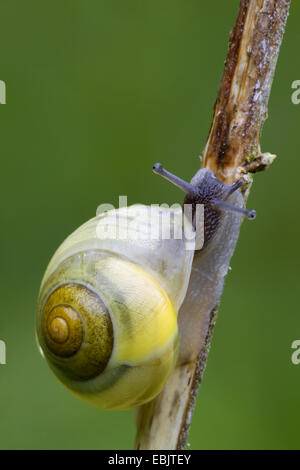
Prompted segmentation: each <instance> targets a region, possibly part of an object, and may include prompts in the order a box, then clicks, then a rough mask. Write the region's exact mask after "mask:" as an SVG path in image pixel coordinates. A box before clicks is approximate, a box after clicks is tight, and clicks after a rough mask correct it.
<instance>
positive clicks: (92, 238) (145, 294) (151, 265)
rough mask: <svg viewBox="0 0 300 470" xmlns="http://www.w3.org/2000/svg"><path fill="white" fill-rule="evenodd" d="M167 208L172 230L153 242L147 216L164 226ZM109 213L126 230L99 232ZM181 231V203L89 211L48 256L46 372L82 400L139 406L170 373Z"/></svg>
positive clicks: (186, 258)
mask: <svg viewBox="0 0 300 470" xmlns="http://www.w3.org/2000/svg"><path fill="white" fill-rule="evenodd" d="M150 210H151V211H152V212H151V214H150ZM153 211H154V212H153ZM170 215H172V220H171V232H172V233H171V238H170V239H166V240H164V239H162V237H161V236H160V237H158V238H157V239H154V240H153V239H152V237H150V236H149V235H150V230H152V228H151V217H152V219H153V216H154V217H158V218H160V219H161V220H162V227H164V225H165V224H167V223H168V222H169V220H170ZM178 215H179V216H180V217H178ZM116 221H117V227H118V228H120V227H123V226H124V225H126V226H127V228H128V231H127V236H126V238H124V239H122V238H120V237H119V238H117V239H113V237H110V236H108V237H107V236H103V233H105V232H108V233H111V231H112V230H115V228H116ZM178 229H179V230H182V211H181V209H177V210H173V211H172V210H167V209H163V208H159V207H157V208H153V207H151V209H150V207H148V206H142V205H135V206H131V207H129V208H121V209H119V210H117V211H110V212H108V213H106V214H100V215H99V216H97V217H95V218H93V219H91V220H90V221H88V222H87V223H85V224H84V225H82V226H81V227H79V228H78V229H77V230H76V231H75V232H74V233H73V234H71V235H70V236H69V237H68V238H67V239H66V240H65V242H63V244H62V245H61V246H60V247H59V249H58V250H57V252H56V253H55V254H54V256H53V258H52V260H51V262H50V264H49V266H48V268H47V270H46V273H45V276H44V278H43V281H42V285H41V289H40V296H39V302H38V315H37V338H38V342H39V344H40V347H41V349H42V352H43V354H44V356H45V358H46V360H47V362H48V364H49V366H50V368H51V369H52V371H53V372H54V373H55V375H56V376H57V377H58V379H59V380H60V381H61V382H62V384H63V385H64V386H65V387H67V388H68V389H69V390H70V391H71V392H72V393H73V394H75V395H77V396H78V397H79V398H81V399H83V400H84V401H86V402H89V403H90V404H93V405H95V406H97V407H101V408H108V409H122V408H131V407H136V406H139V405H141V404H142V403H145V402H146V401H149V400H151V399H152V398H153V397H154V396H155V395H157V393H158V392H159V391H160V390H161V389H162V387H163V385H164V383H165V382H166V380H167V379H168V377H169V375H170V373H171V371H172V369H173V367H174V364H175V362H176V359H177V354H178V326H177V313H178V311H179V308H180V306H181V304H182V302H183V299H184V297H185V293H186V290H187V287H188V281H189V277H190V272H191V266H192V260H193V255H194V252H193V251H192V250H186V249H185V240H184V237H182V238H181V239H176V238H174V233H175V231H176V230H177V231H178Z"/></svg>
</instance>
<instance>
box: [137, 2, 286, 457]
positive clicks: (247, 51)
mask: <svg viewBox="0 0 300 470" xmlns="http://www.w3.org/2000/svg"><path fill="white" fill-rule="evenodd" d="M289 6H290V0H242V1H241V3H240V8H239V13H238V17H237V21H236V24H235V27H234V29H233V31H232V33H231V35H230V40H229V51H228V56H227V60H226V62H225V69H224V73H223V77H222V81H221V86H220V89H219V93H218V97H217V101H216V104H215V108H214V117H213V123H212V126H211V130H210V134H209V137H208V141H207V144H206V146H205V149H204V154H203V166H204V167H206V168H209V169H210V170H211V171H213V173H214V174H215V175H216V176H217V178H219V179H220V180H222V181H224V182H226V183H228V184H231V183H233V182H235V181H236V180H237V179H238V178H240V177H241V176H242V175H244V176H246V175H247V173H249V172H255V171H260V170H262V169H265V168H266V167H268V166H269V165H270V163H271V162H272V160H273V156H272V155H271V154H261V151H260V145H259V140H260V135H261V130H262V126H263V123H264V121H265V119H266V117H267V104H268V99H269V95H270V91H271V85H272V80H273V76H274V71H275V67H276V62H277V58H278V54H279V48H280V44H281V41H282V37H283V33H284V29H285V25H286V20H287V16H288V11H289ZM246 179H247V178H246ZM245 197H246V194H245ZM235 243H236V240H232V243H231V244H230V246H228V247H225V246H224V250H225V251H226V257H227V259H226V260H225V264H223V265H222V266H224V265H228V266H229V262H230V258H231V255H232V253H233V251H234V247H235ZM200 253H201V252H200ZM198 256H203V255H201V254H196V255H195V259H196V260H195V261H194V265H195V267H194V265H193V270H192V275H191V282H190V287H189V291H190V292H191V294H192V297H194V298H193V299H192V300H190V299H189V300H187V301H184V303H183V305H182V307H181V309H180V312H179V330H180V338H181V349H180V354H179V360H178V364H177V366H176V368H175V370H174V371H173V374H172V375H171V377H170V379H169V381H168V382H167V384H166V386H165V387H164V389H163V391H162V392H161V393H160V394H159V395H158V397H156V398H155V399H154V400H152V401H151V402H150V403H148V404H146V405H144V406H142V407H140V408H139V409H138V410H137V416H136V418H137V429H138V431H137V437H136V442H135V447H136V448H137V449H183V448H184V447H185V446H186V445H187V435H188V431H189V427H190V424H191V419H192V414H193V410H194V406H195V400H196V396H197V392H198V388H199V385H200V382H201V379H202V375H203V372H204V370H205V366H206V360H207V354H208V350H209V347H210V342H211V336H212V332H213V328H214V324H215V320H216V314H217V309H218V303H219V300H220V297H221V294H222V290H223V283H224V278H225V275H226V272H227V270H226V272H222V273H220V266H218V265H217V263H218V262H217V261H216V265H215V266H214V260H213V253H210V254H207V253H206V254H205V256H203V259H202V260H201V265H202V264H203V263H204V264H205V263H206V266H207V271H206V272H209V276H208V275H206V276H205V277H203V279H201V285H200V283H199V286H198V285H196V284H195V283H196V280H197V282H198V279H199V272H196V271H197V269H198V267H197V264H196V261H197V257H198ZM228 266H227V267H228ZM190 297H191V296H190ZM187 298H188V295H187ZM203 300H204V301H203ZM187 320H188V321H187ZM190 329H193V330H194V331H195V330H196V331H199V337H198V341H197V344H188V342H189V330H190ZM194 336H195V335H194Z"/></svg>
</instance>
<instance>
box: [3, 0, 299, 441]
mask: <svg viewBox="0 0 300 470" xmlns="http://www.w3.org/2000/svg"><path fill="white" fill-rule="evenodd" d="M238 4H239V2H238V0H230V1H226V2H225V1H224V0H214V1H211V2H202V1H200V0H126V1H124V0H110V1H102V0H101V1H99V0H88V1H86V0H64V1H61V0H60V1H58V0H51V1H50V0H49V1H46V0H27V1H26V2H23V1H21V0H18V1H17V0H9V1H8V0H6V1H5V0H1V1H0V63H1V68H0V79H1V80H4V81H5V82H6V84H7V104H6V105H2V106H1V107H0V116H1V130H0V142H1V185H0V188H1V231H0V237H1V247H2V248H1V314H0V339H2V340H5V342H6V344H7V365H1V366H0V448H2V449H3V448H6V449H16V448H17V449H41V448H43V449H48V448H49V449H76V448H79V449H130V448H132V443H133V439H134V433H135V429H134V422H133V413H132V411H124V412H105V411H100V410H97V409H93V408H92V407H89V406H88V405H86V404H83V403H81V402H80V401H78V400H76V399H75V398H73V397H72V396H71V395H70V394H69V393H68V392H66V391H65V390H64V389H63V388H62V387H61V385H60V384H59V383H58V382H57V381H56V379H55V378H54V377H53V376H52V374H51V373H50V371H49V369H48V367H47V366H46V364H45V363H44V361H43V359H42V357H41V356H40V355H39V352H38V349H37V347H36V344H35V336H34V315H35V309H36V301H37V295H38V289H39V284H40V281H41V278H42V275H43V273H44V270H45V268H46V265H47V263H48V261H49V260H50V257H51V256H52V254H53V252H54V251H55V249H56V248H57V247H58V245H59V244H60V243H61V242H62V241H63V239H64V238H65V237H66V236H67V235H68V234H70V233H71V232H72V231H73V230H74V229H75V228H77V227H78V226H79V225H81V224H82V223H83V222H85V221H86V220H88V219H89V218H91V217H93V216H94V214H95V211H96V208H97V206H98V205H99V204H100V203H103V202H110V203H113V204H115V205H117V203H118V195H119V194H121V195H122V194H127V195H128V202H129V203H130V204H131V203H135V202H143V203H161V202H168V203H173V202H180V201H181V198H182V194H181V193H180V191H179V190H177V189H176V188H173V187H171V186H170V185H169V184H167V183H164V182H163V181H162V180H160V179H158V178H157V177H155V176H154V175H153V174H152V171H151V167H152V164H153V163H154V162H156V161H161V162H163V163H164V165H165V166H166V167H167V168H168V169H170V170H171V171H173V172H174V173H176V174H178V175H180V176H182V177H183V178H186V179H189V178H191V176H192V175H193V174H194V173H195V171H196V170H197V169H198V167H199V160H198V155H199V154H200V153H201V151H202V149H203V147H204V144H205V140H206V137H207V134H208V130H209V126H210V123H211V118H212V106H213V103H214V101H215V98H216V93H217V89H218V86H219V82H220V77H221V74H222V71H223V61H224V59H225V55H226V51H227V41H228V35H229V31H230V29H231V28H232V26H233V24H234V21H235V18H236V14H237V9H238ZM299 20H300V4H299V2H293V5H292V8H291V15H290V18H289V20H288V27H287V31H286V35H285V38H284V42H283V46H282V49H281V53H280V58H279V63H278V67H277V71H276V76H275V81H274V85H273V89H272V95H271V100H270V107H269V119H268V121H267V122H266V124H265V127H264V133H263V137H262V149H263V150H264V151H269V152H273V153H276V154H277V155H278V159H277V161H276V162H275V163H274V165H273V167H272V168H271V169H270V170H269V171H268V172H266V173H264V174H258V175H257V176H256V177H255V183H254V185H253V188H252V193H251V196H250V199H249V201H248V207H249V208H256V210H257V219H256V221H255V222H251V223H249V222H245V223H244V224H243V227H242V231H241V237H240V240H239V243H238V247H237V250H236V252H235V255H234V258H233V260H232V264H231V265H232V268H233V269H232V271H231V272H230V274H229V276H228V278H227V282H226V288H225V292H224V296H223V299H222V305H221V308H220V311H219V318H218V321H217V326H216V329H215V334H214V337H213V343H212V347H211V352H210V355H209V360H208V366H207V370H206V372H205V376H204V380H203V384H202V386H201V389H200V393H199V396H198V402H197V407H196V412H195V415H194V419H193V424H192V429H191V433H190V437H189V442H190V445H191V449H218V448H219V449H243V448H244V449H254V448H257V449H266V448H270V449H280V448H284V449H291V448H297V449H299V448H300V435H299V434H300V431H299V421H300V407H299V393H300V390H299V389H300V387H299V385H300V365H299V366H296V365H293V364H292V362H291V354H292V349H291V343H292V341H294V340H295V339H300V315H299V307H298V302H299V300H298V293H299V292H298V288H299V286H298V284H297V283H298V282H299V271H298V270H299V260H300V254H299V230H300V223H299V210H300V200H299V175H298V173H299V170H300V159H299V123H300V105H299V106H295V105H293V104H292V103H291V93H292V90H291V83H292V82H293V81H294V80H297V79H298V80H299V79H300V54H299V39H300V30H299Z"/></svg>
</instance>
